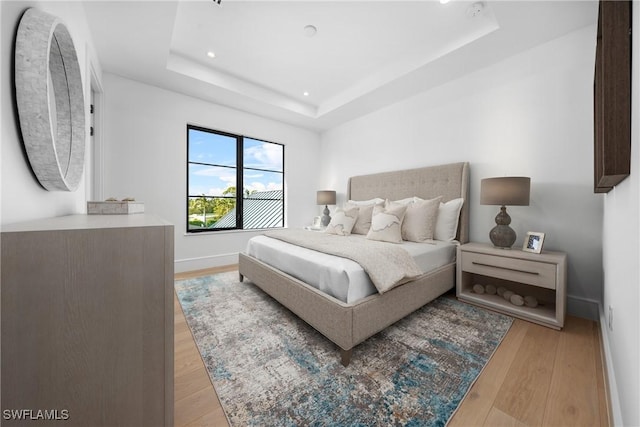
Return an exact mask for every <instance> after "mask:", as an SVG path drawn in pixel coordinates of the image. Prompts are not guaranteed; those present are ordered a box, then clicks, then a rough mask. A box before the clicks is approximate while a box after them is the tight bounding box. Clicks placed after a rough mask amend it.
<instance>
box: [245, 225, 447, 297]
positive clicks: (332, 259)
mask: <svg viewBox="0 0 640 427" xmlns="http://www.w3.org/2000/svg"><path fill="white" fill-rule="evenodd" d="M345 239H366V237H365V236H363V235H354V234H352V235H351V236H349V237H345ZM400 245H402V247H403V248H405V249H406V250H407V252H409V254H410V255H411V256H412V257H413V259H414V260H415V261H416V264H418V266H419V267H420V269H421V270H422V271H423V272H424V273H426V272H428V271H431V270H434V269H436V268H439V267H442V266H444V265H447V264H451V263H453V262H455V260H456V245H457V242H455V241H454V242H443V241H433V242H432V243H415V242H406V241H403V242H402V243H400ZM247 254H248V255H251V256H253V257H254V258H257V259H259V260H260V261H262V262H264V263H266V264H269V265H270V266H272V267H275V268H277V269H279V270H281V271H283V272H285V273H288V274H290V275H291V276H293V277H296V278H297V279H299V280H302V281H303V282H305V283H308V284H309V285H311V286H315V287H316V288H318V289H319V290H321V291H322V292H325V293H327V294H329V295H331V296H333V297H335V298H337V299H339V300H340V301H343V302H346V303H353V302H356V301H358V300H360V299H362V298H364V297H367V296H369V295H372V294H375V293H376V292H377V290H376V288H375V286H374V285H373V283H372V282H371V280H370V279H369V276H368V275H367V273H366V272H365V271H364V270H363V269H362V267H360V265H358V263H356V262H355V261H352V260H350V259H347V258H341V257H338V256H334V255H328V254H324V253H322V252H318V251H314V250H311V249H306V248H302V247H300V246H296V245H292V244H290V243H286V242H283V241H281V240H277V239H272V238H270V237H266V236H256V237H253V238H252V239H251V240H249V243H248V244H247Z"/></svg>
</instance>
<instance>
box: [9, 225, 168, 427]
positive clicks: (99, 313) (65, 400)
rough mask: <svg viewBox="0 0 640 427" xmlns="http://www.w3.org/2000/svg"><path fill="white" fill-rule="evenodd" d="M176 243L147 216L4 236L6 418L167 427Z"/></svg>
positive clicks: (31, 228)
mask: <svg viewBox="0 0 640 427" xmlns="http://www.w3.org/2000/svg"><path fill="white" fill-rule="evenodd" d="M173 239H174V232H173V225H171V224H169V223H167V222H165V221H163V220H161V219H159V218H156V217H154V216H151V215H146V214H140V215H72V216H65V217H59V218H52V219H45V220H39V221H33V222H27V223H22V224H14V225H7V226H3V230H2V239H1V245H2V260H1V262H2V272H1V275H2V276H1V278H2V301H1V322H2V324H1V327H2V343H1V345H2V361H1V375H2V396H1V406H2V408H3V409H24V408H27V409H33V410H39V409H41V410H58V411H62V410H67V411H68V419H67V420H65V421H57V423H56V425H58V424H60V423H61V424H64V425H68V426H103V425H119V426H154V427H155V426H171V425H173V322H174V319H173V304H174V301H173V259H174V253H173V250H174V249H173V248H174V246H173V244H174V243H173ZM49 424H50V423H48V422H46V421H43V420H33V421H32V420H21V421H18V420H13V421H12V420H3V426H13V425H20V426H29V425H34V426H35V425H39V426H40V425H49Z"/></svg>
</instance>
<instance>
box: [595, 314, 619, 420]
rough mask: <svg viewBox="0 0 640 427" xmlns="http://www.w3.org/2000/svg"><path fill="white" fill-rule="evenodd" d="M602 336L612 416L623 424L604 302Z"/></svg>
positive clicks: (605, 373) (600, 319)
mask: <svg viewBox="0 0 640 427" xmlns="http://www.w3.org/2000/svg"><path fill="white" fill-rule="evenodd" d="M598 311H599V314H600V316H599V325H600V336H601V337H602V353H603V355H604V360H603V361H602V363H603V364H604V371H605V372H603V374H604V379H605V381H606V383H607V394H608V397H609V405H610V409H611V418H613V419H612V421H613V425H614V426H621V425H622V411H621V410H620V396H618V386H617V384H616V376H615V372H614V370H613V360H612V357H611V348H610V347H609V330H608V328H607V318H606V316H605V313H604V308H603V307H602V304H598Z"/></svg>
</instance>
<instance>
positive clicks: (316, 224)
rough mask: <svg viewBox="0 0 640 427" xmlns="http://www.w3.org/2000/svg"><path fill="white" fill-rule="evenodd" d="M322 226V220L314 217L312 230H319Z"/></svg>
mask: <svg viewBox="0 0 640 427" xmlns="http://www.w3.org/2000/svg"><path fill="white" fill-rule="evenodd" d="M321 226H322V220H321V219H320V217H319V216H314V217H313V223H311V227H313V228H320V227H321Z"/></svg>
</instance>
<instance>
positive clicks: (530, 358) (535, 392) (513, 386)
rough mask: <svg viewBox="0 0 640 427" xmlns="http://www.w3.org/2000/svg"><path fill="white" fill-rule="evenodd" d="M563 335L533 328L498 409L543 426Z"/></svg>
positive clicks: (506, 385) (502, 394) (531, 423)
mask: <svg viewBox="0 0 640 427" xmlns="http://www.w3.org/2000/svg"><path fill="white" fill-rule="evenodd" d="M560 334H561V332H559V331H554V330H551V329H549V328H546V327H544V326H539V325H533V324H532V325H531V326H530V327H529V330H528V331H527V334H526V336H525V340H524V341H523V342H522V345H521V346H520V349H519V350H518V353H517V354H516V358H515V360H514V362H513V364H512V365H511V368H510V369H509V372H508V374H507V377H506V378H505V381H504V383H503V385H502V387H500V391H499V392H498V395H497V396H496V400H495V404H494V406H495V407H496V408H497V409H500V410H501V411H502V412H504V413H506V414H509V415H511V416H512V417H514V418H516V419H518V420H519V421H521V422H523V423H525V424H529V425H542V421H543V415H544V410H543V409H544V407H545V405H546V402H547V394H548V391H549V384H550V383H551V377H552V375H553V365H554V362H555V358H556V349H557V347H558V336H559V335H560Z"/></svg>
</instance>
